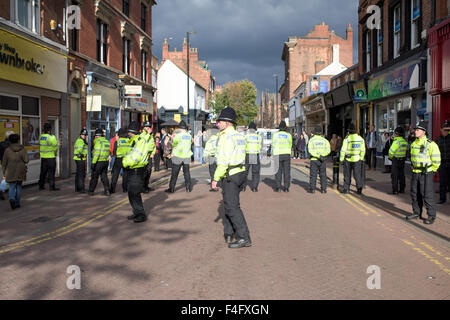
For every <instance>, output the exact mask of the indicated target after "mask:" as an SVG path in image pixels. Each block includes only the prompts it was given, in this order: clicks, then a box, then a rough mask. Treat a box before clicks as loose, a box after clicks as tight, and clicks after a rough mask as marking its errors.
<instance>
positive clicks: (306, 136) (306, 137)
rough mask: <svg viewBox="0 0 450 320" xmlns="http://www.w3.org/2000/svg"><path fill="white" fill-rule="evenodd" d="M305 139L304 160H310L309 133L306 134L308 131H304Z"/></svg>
mask: <svg viewBox="0 0 450 320" xmlns="http://www.w3.org/2000/svg"><path fill="white" fill-rule="evenodd" d="M303 138H304V139H305V158H304V159H308V158H309V156H308V142H309V137H308V133H306V130H303Z"/></svg>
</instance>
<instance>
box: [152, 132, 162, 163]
mask: <svg viewBox="0 0 450 320" xmlns="http://www.w3.org/2000/svg"><path fill="white" fill-rule="evenodd" d="M161 154H162V152H161V142H160V137H155V157H154V158H153V160H154V161H153V162H154V164H155V172H158V171H159V166H160V164H161Z"/></svg>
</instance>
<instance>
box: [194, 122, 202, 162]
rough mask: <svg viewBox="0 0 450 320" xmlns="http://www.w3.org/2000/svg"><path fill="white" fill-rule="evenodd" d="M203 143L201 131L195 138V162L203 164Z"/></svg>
mask: <svg viewBox="0 0 450 320" xmlns="http://www.w3.org/2000/svg"><path fill="white" fill-rule="evenodd" d="M202 141H203V135H202V132H201V131H200V130H198V131H197V134H196V135H195V137H194V160H195V162H197V163H201V162H202V159H201V154H202Z"/></svg>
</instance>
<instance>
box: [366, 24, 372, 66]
mask: <svg viewBox="0 0 450 320" xmlns="http://www.w3.org/2000/svg"><path fill="white" fill-rule="evenodd" d="M371 54H372V51H371V45H370V31H367V33H366V72H369V71H370V67H371V61H372V60H371Z"/></svg>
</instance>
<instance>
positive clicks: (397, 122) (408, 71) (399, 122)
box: [368, 59, 429, 135]
mask: <svg viewBox="0 0 450 320" xmlns="http://www.w3.org/2000/svg"><path fill="white" fill-rule="evenodd" d="M421 70H422V62H421V61H420V59H418V60H413V61H409V62H408V63H404V64H403V65H401V66H400V67H397V68H395V69H393V70H391V71H387V72H384V73H383V74H381V75H377V76H375V77H373V78H372V79H370V80H369V82H368V87H369V99H370V101H371V103H372V106H373V109H374V114H373V116H374V124H375V127H376V130H377V132H378V134H380V135H383V134H384V133H385V132H389V133H390V134H393V132H394V130H395V128H397V127H403V128H404V129H405V132H409V129H410V127H411V125H412V124H414V123H416V122H417V121H418V120H419V119H426V120H428V119H429V115H428V113H427V112H426V111H424V108H425V110H426V92H425V89H424V83H423V77H422V72H421Z"/></svg>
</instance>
